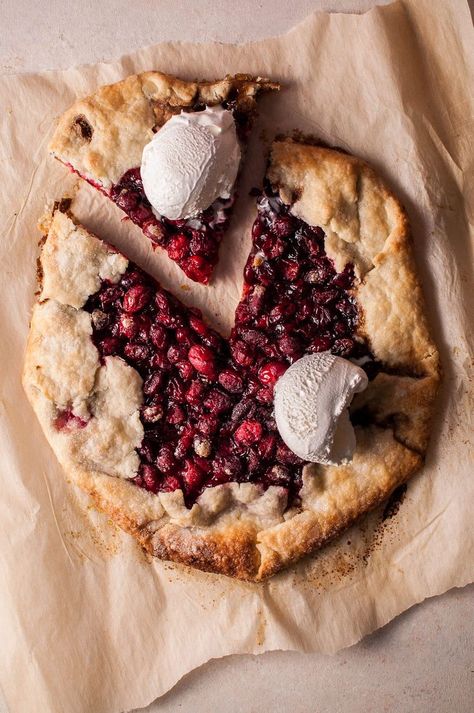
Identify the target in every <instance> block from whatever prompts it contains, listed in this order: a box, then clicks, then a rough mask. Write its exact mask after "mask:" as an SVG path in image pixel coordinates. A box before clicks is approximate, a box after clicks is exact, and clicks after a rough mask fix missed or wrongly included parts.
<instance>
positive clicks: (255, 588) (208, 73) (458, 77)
mask: <svg viewBox="0 0 474 713" xmlns="http://www.w3.org/2000/svg"><path fill="white" fill-rule="evenodd" d="M473 50H474V37H473V31H472V25H471V20H470V16H469V11H468V8H467V4H466V5H463V3H461V2H455V1H454V0H452V1H451V2H450V1H448V0H438V1H437V2H435V1H434V0H416V2H407V3H394V4H393V5H390V6H388V7H384V8H380V9H374V10H372V11H371V12H369V13H367V14H365V15H361V16H356V15H326V14H320V15H314V16H312V17H309V18H308V19H307V20H306V21H305V22H304V23H303V24H301V25H300V26H298V27H297V28H295V29H294V30H292V31H291V32H290V33H289V34H287V35H285V36H283V37H279V38H276V39H271V40H265V41H261V42H256V43H253V44H250V45H246V46H231V45H212V44H206V45H205V44H196V45H191V44H189V45H188V44H178V43H175V44H163V45H158V46H155V47H148V48H145V49H143V50H141V51H139V52H137V53H135V54H133V55H130V56H128V57H124V58H122V59H121V60H120V61H118V62H116V63H113V64H99V65H95V66H88V67H81V68H79V69H71V70H68V71H65V72H53V73H43V74H36V75H33V74H31V75H19V76H6V77H4V78H3V79H1V80H0V103H1V113H0V117H1V119H0V121H1V124H0V131H1V145H0V160H1V163H0V165H1V169H2V182H1V183H2V191H1V197H0V203H1V211H0V225H1V236H2V240H1V246H0V250H1V261H0V265H1V268H0V269H1V276H2V277H1V284H0V289H1V293H2V294H1V299H0V317H1V324H2V338H1V340H0V349H1V362H0V363H1V367H2V381H1V389H2V396H1V404H0V406H1V411H2V413H1V424H0V428H1V431H0V439H1V440H0V442H1V446H2V464H3V468H2V470H3V485H2V497H1V503H0V507H1V513H0V532H1V538H2V539H1V543H2V557H1V560H0V567H1V576H0V588H1V589H0V592H1V594H0V629H1V632H2V642H1V646H0V655H1V657H2V661H1V665H0V676H1V685H2V687H3V689H4V692H5V696H6V699H7V702H8V704H9V706H10V708H11V710H12V712H13V711H15V713H21V712H22V711H25V712H27V713H31V711H41V712H42V713H43V712H47V711H48V712H49V711H51V712H54V713H64V711H67V713H90V712H91V711H94V713H118V712H119V711H122V710H126V709H130V708H135V707H139V706H144V705H145V704H147V703H149V702H150V701H151V700H152V699H154V698H155V697H157V696H158V695H160V694H162V693H163V692H165V691H166V690H167V689H169V688H170V687H171V686H172V685H173V684H174V683H175V682H176V681H177V680H178V679H179V678H180V677H181V676H183V675H184V674H185V673H186V672H188V671H190V670H191V669H193V668H194V667H196V666H199V665H200V664H202V663H203V662H205V661H207V660H208V659H210V658H212V657H219V656H224V655H225V654H229V653H244V652H245V653H249V652H254V653H255V652H262V651H266V650H270V649H297V650H300V651H326V652H327V651H335V650H336V649H339V648H341V647H344V646H348V645H349V644H352V643H354V642H356V641H357V640H359V639H360V638H361V637H362V636H364V635H365V634H367V633H369V632H371V631H373V630H374V629H376V628H377V627H379V626H381V625H383V624H385V623H386V622H388V621H389V620H390V619H392V618H393V617H395V616H396V615H397V614H399V613H400V612H402V611H403V610H405V609H406V608H408V607H410V606H411V605H413V604H414V603H415V602H419V601H421V600H422V599H424V598H425V597H429V596H433V595H435V594H439V593H441V592H444V591H445V590H447V589H448V588H450V587H454V586H462V585H464V584H466V583H467V582H470V581H472V580H473V579H474V576H473V575H474V567H473V560H474V557H473V553H474V532H473V516H472V503H473V496H474V477H473V466H472V446H470V437H471V435H472V428H471V418H472V412H473V408H472V398H471V400H470V399H469V395H470V394H471V397H472V388H471V387H472V381H471V379H472V372H471V371H470V369H471V366H472V363H471V362H472V350H471V354H470V351H469V344H468V337H469V327H471V328H472V324H473V320H472V306H473V300H472V294H473V291H472V290H473V287H472V282H471V284H470V283H469V280H470V277H471V272H472V252H471V246H472V243H471V244H470V242H469V221H472V218H473V208H474V201H473V188H472V186H473V183H474V181H473V175H472V173H473V171H472V156H473V126H472V117H473V116H474V107H473V102H472V97H470V95H469V93H470V91H471V90H472V70H473V66H474V63H473ZM151 68H157V69H161V70H164V71H168V72H171V73H176V74H178V75H181V76H183V77H186V78H190V79H192V78H195V77H206V78H210V79H212V78H215V77H218V76H221V75H222V74H225V73H226V72H252V73H256V74H261V75H266V76H269V77H272V78H274V79H279V80H280V81H281V82H282V83H283V85H284V89H283V91H282V92H281V93H280V95H279V96H268V97H265V98H264V99H263V100H262V102H261V116H260V120H259V123H258V126H257V127H256V131H255V132H254V135H253V138H252V140H251V147H250V150H249V152H248V156H249V161H248V163H247V164H246V167H245V169H244V172H243V176H242V180H241V183H240V198H239V201H238V205H237V209H236V212H235V216H234V219H233V223H232V229H231V231H230V233H229V234H228V235H227V237H226V239H225V242H224V244H223V246H222V250H221V261H220V264H219V267H218V269H217V272H216V277H215V280H214V282H213V285H212V287H211V288H205V287H200V286H198V285H196V284H190V283H188V282H186V280H185V278H183V275H182V273H181V272H179V271H178V269H177V268H176V266H175V265H173V264H171V263H170V261H168V259H167V258H166V256H165V255H164V254H163V253H155V254H152V252H151V249H150V247H149V243H148V241H146V240H145V239H144V238H143V236H142V235H141V233H140V231H139V230H138V228H136V227H135V226H133V225H131V224H130V222H121V220H120V218H121V215H120V213H119V211H118V210H117V209H116V208H115V207H114V206H113V205H112V204H109V203H108V202H107V201H106V200H105V199H103V198H102V197H101V196H100V195H98V194H97V193H94V191H93V190H92V189H89V188H88V187H87V186H82V187H81V188H80V191H79V194H78V197H77V210H78V213H79V215H80V217H81V218H82V219H83V221H84V222H85V224H86V226H88V227H90V228H92V229H93V230H94V229H95V230H97V231H98V232H99V234H100V235H102V236H104V237H105V238H108V239H110V240H111V242H112V243H114V244H115V245H117V246H118V247H120V248H122V249H124V250H126V252H127V253H128V254H129V255H130V256H131V257H132V258H133V259H135V260H137V261H138V262H139V263H140V264H141V265H143V267H145V268H146V269H149V270H150V271H151V272H152V273H153V274H154V275H156V276H157V277H158V278H160V279H161V280H162V281H163V283H164V284H165V285H166V286H168V287H170V288H171V289H172V290H173V291H174V292H176V293H179V294H180V296H181V297H182V299H183V300H184V301H186V302H191V303H193V304H198V305H199V306H201V307H202V308H203V310H204V312H205V313H206V314H207V316H208V317H209V318H210V319H211V321H212V322H213V323H214V324H215V325H216V326H217V327H219V328H221V329H223V330H224V331H225V330H228V328H229V326H230V325H231V323H232V315H233V310H234V307H235V304H236V303H237V301H238V298H239V293H240V287H241V279H242V278H241V275H242V267H243V264H244V261H245V257H246V254H247V251H248V249H249V245H250V236H249V226H250V224H251V222H252V219H253V217H254V211H255V208H254V204H253V200H252V199H251V198H250V197H249V196H248V191H249V189H250V188H251V187H252V186H253V185H258V184H259V183H260V181H261V178H262V174H263V170H264V151H265V147H266V146H267V145H268V143H267V142H268V141H269V140H270V139H271V137H272V136H273V135H274V134H276V133H279V132H282V131H286V130H290V129H294V128H297V129H300V130H302V131H305V132H311V133H313V134H316V135H318V136H320V137H321V138H322V139H324V140H326V141H327V142H328V143H330V144H335V145H338V146H342V147H344V148H345V149H347V150H349V151H351V152H354V153H356V154H359V155H361V156H363V157H364V158H366V159H368V160H369V161H371V162H372V163H373V164H374V165H375V166H376V168H377V169H378V170H379V171H380V172H381V173H382V174H383V175H384V176H385V177H386V179H387V180H388V181H389V183H390V184H391V185H392V186H393V187H394V189H396V191H397V192H398V193H399V195H400V196H401V198H402V199H403V201H404V203H405V205H406V207H407V209H408V213H409V216H410V220H411V223H412V226H413V232H414V235H415V239H416V253H417V259H418V265H419V269H420V272H421V275H422V279H423V283H424V289H425V292H426V294H427V297H428V302H429V311H430V318H431V324H432V327H433V331H434V335H435V338H436V340H437V343H438V345H439V347H440V350H441V354H442V362H443V368H444V374H445V376H444V381H443V386H442V392H441V394H440V398H439V400H438V403H437V418H436V421H435V424H434V427H433V435H432V441H431V446H430V449H429V453H428V458H427V462H426V467H425V468H424V470H423V472H422V473H420V474H419V475H418V476H417V477H415V478H414V480H413V481H412V482H410V483H409V485H408V490H407V494H406V497H405V499H404V500H403V502H402V503H401V504H400V506H399V508H398V512H397V513H396V514H394V515H393V516H392V517H390V518H388V519H385V520H383V517H382V512H377V513H374V514H372V515H371V516H370V517H369V518H368V519H365V520H364V521H363V522H362V523H361V524H360V525H359V526H358V527H355V528H352V530H350V531H349V532H347V533H345V534H344V535H343V536H342V537H341V538H340V539H339V540H338V541H337V542H335V543H334V544H332V545H331V546H330V547H328V548H326V549H325V550H324V551H322V552H321V553H319V554H318V555H316V556H314V557H313V558H311V559H308V560H306V561H304V562H301V563H300V564H299V565H298V566H296V567H294V568H293V569H291V570H289V571H287V572H286V573H282V574H280V575H278V576H276V577H274V578H273V579H271V580H270V581H269V582H267V583H264V584H259V585H255V584H245V583H242V582H234V581H230V580H228V579H226V578H224V577H219V576H213V575H206V574H202V573H199V572H196V571H192V570H189V569H186V568H184V567H179V566H173V565H170V564H166V563H162V562H159V561H156V562H149V561H147V560H146V559H145V557H144V555H142V554H141V553H140V551H139V550H138V548H137V546H136V545H135V543H134V542H133V541H132V538H129V537H128V536H126V535H123V534H122V533H121V532H119V531H118V530H117V529H115V528H114V527H113V526H112V525H111V524H110V523H108V522H107V520H106V518H105V517H103V516H102V515H100V514H98V513H96V512H95V511H93V510H91V509H90V508H88V506H87V502H85V501H84V499H83V498H82V497H81V496H80V495H79V494H78V493H76V492H75V491H74V490H73V488H72V486H68V485H66V483H65V482H64V478H63V475H62V473H61V469H60V467H59V465H58V464H57V462H56V460H55V458H54V456H53V454H52V452H51V451H50V449H49V447H48V446H47V444H46V440H45V439H44V437H43V435H42V433H41V429H40V427H39V425H38V423H37V422H36V420H35V417H34V415H33V412H32V410H31V408H30V406H29V405H28V403H27V401H26V398H25V396H24V394H23V392H22V389H21V385H20V370H21V362H22V358H23V350H24V345H25V340H26V334H27V329H28V319H29V314H30V310H31V306H32V303H33V293H34V290H35V270H36V256H37V242H38V238H39V234H38V232H37V230H36V227H35V225H36V221H37V219H38V217H39V216H40V214H41V212H42V210H43V206H44V204H45V203H46V202H47V201H50V200H52V199H54V198H57V197H59V196H61V195H62V193H63V192H64V190H65V189H66V188H67V187H68V186H71V185H72V183H74V179H73V178H71V177H70V176H69V175H68V174H67V172H66V171H65V169H64V168H63V167H61V166H60V165H59V164H56V163H55V162H54V161H53V160H52V159H51V158H49V157H48V155H47V152H46V145H47V141H48V138H49V136H50V134H51V130H52V127H53V121H54V118H55V117H56V116H57V115H58V114H60V113H61V112H62V111H63V110H64V109H66V108H67V107H68V106H69V104H70V103H71V102H72V101H73V100H74V99H75V98H76V96H79V95H84V94H86V93H88V92H91V91H93V90H94V88H95V87H96V86H97V85H99V84H102V83H106V82H113V81H116V80H119V79H121V78H122V77H124V76H126V75H127V74H129V73H131V72H134V71H142V70H147V69H151ZM471 93H472V91H471ZM183 285H184V289H182V286H183ZM471 346H472V342H471ZM470 449H471V450H470ZM470 458H471V461H470V460H469V459H470ZM392 513H393V509H392Z"/></svg>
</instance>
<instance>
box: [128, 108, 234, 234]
mask: <svg viewBox="0 0 474 713" xmlns="http://www.w3.org/2000/svg"><path fill="white" fill-rule="evenodd" d="M239 163H240V146H239V141H238V139H237V133H236V130H235V122H234V119H233V117H232V113H231V112H230V111H228V110H227V109H223V108H222V107H220V106H215V107H207V108H206V109H204V111H196V112H181V114H177V115H176V116H173V117H171V119H169V120H168V121H167V122H166V124H164V125H163V126H162V127H161V129H160V130H159V131H158V132H157V133H156V134H155V136H154V137H153V139H152V140H151V141H150V142H149V143H148V144H146V146H145V148H144V149H143V154H142V164H141V176H142V180H143V189H144V191H145V194H146V197H147V198H148V200H149V201H150V203H151V205H152V207H153V209H154V212H155V213H156V214H157V215H158V216H165V218H169V219H170V220H179V219H184V218H191V217H193V216H196V215H198V214H199V213H201V212H202V211H204V210H206V208H209V206H210V205H211V204H212V203H213V202H214V201H215V200H216V198H224V199H226V198H229V197H230V195H231V193H232V189H233V186H234V183H235V179H236V177H237V171H238V170H239Z"/></svg>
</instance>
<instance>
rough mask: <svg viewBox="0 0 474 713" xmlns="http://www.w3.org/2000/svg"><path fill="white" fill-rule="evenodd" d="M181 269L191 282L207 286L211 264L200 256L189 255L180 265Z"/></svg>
mask: <svg viewBox="0 0 474 713" xmlns="http://www.w3.org/2000/svg"><path fill="white" fill-rule="evenodd" d="M181 267H182V268H183V270H184V272H185V273H186V275H187V276H188V277H190V278H191V280H195V281H196V282H201V283H202V284H204V285H207V283H208V282H209V277H210V276H211V272H212V264H211V263H210V262H208V260H206V259H205V258H203V257H201V256H200V255H191V257H188V258H186V259H185V260H183V262H182V263H181Z"/></svg>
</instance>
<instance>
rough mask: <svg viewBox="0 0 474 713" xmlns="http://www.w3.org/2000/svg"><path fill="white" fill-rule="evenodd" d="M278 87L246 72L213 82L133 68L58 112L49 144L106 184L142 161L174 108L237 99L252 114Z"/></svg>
mask: <svg viewBox="0 0 474 713" xmlns="http://www.w3.org/2000/svg"><path fill="white" fill-rule="evenodd" d="M277 89H279V85H278V83H276V82H271V81H269V80H268V79H263V78H261V77H252V76H250V75H248V74H238V75H235V76H233V77H232V76H227V77H225V78H224V79H220V80H216V81H214V82H205V81H202V82H186V81H183V80H182V79H178V78H176V77H172V76H171V75H168V74H163V73H162V72H143V73H142V74H134V75H131V76H129V77H127V78H126V79H124V80H123V81H121V82H116V83H115V84H109V85H106V86H102V87H100V88H99V89H98V90H97V91H96V92H95V93H94V94H92V95H91V96H88V97H85V98H84V99H80V100H78V101H77V102H75V104H73V106H71V107H70V108H69V109H68V110H67V111H66V112H65V113H64V114H63V116H61V117H60V119H59V122H58V125H57V128H56V130H55V132H54V135H53V138H52V140H51V142H50V145H49V149H50V151H51V152H52V154H53V155H54V156H56V158H58V159H59V160H61V161H62V162H63V163H65V164H68V165H71V166H72V167H73V168H74V169H75V170H76V171H78V172H79V173H80V174H81V175H82V176H84V177H85V178H87V179H89V180H92V181H94V182H96V183H98V184H100V185H101V187H102V188H104V189H105V190H108V189H109V188H110V187H111V185H112V184H113V183H116V182H117V181H118V180H119V179H120V178H121V177H122V176H123V174H124V173H125V172H126V171H128V170H129V169H130V168H135V167H136V166H139V165H140V163H141V157H142V151H143V147H144V146H145V144H147V143H148V142H149V141H151V139H152V138H153V134H154V132H155V131H156V130H157V129H159V128H160V127H161V126H163V124H164V123H165V122H166V121H168V119H169V118H170V117H171V116H173V114H179V113H180V112H181V111H182V110H183V109H184V110H189V111H192V110H193V109H194V108H199V107H202V106H203V105H208V106H214V105H216V104H221V103H222V102H224V101H235V102H236V106H237V110H238V112H239V113H242V114H249V115H252V114H253V113H254V112H255V105H256V97H257V95H258V94H259V93H260V92H262V91H269V90H277Z"/></svg>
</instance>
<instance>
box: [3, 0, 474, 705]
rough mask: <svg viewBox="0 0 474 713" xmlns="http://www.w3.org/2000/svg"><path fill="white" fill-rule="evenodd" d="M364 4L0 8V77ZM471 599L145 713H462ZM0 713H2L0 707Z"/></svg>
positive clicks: (275, 30) (450, 601)
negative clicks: (337, 648) (349, 644)
mask: <svg viewBox="0 0 474 713" xmlns="http://www.w3.org/2000/svg"><path fill="white" fill-rule="evenodd" d="M386 1H387V0H378V2H377V4H385V3H386ZM374 4H376V3H375V0H332V1H331V0H292V1H291V2H286V1H285V0H258V2H257V1H255V0H240V2H239V4H238V11H236V10H235V8H236V7H237V6H236V5H235V2H233V0H220V2H219V3H216V2H215V0H200V1H199V2H189V0H173V1H172V2H169V1H166V2H165V1H164V0H155V2H153V3H152V2H150V1H149V0H135V2H133V3H130V2H128V0H102V2H100V3H95V2H92V0H76V2H75V3H63V2H60V0H50V2H48V3H32V2H31V0H1V3H0V7H1V17H2V33H1V35H2V41H1V43H0V73H2V74H14V73H17V72H36V71H40V70H44V69H65V68H66V67H69V66H72V65H77V64H85V63H91V62H98V61H107V60H112V59H114V58H116V57H118V56H120V55H121V54H124V53H127V52H130V51H133V50H135V49H138V48H139V47H142V46H144V45H148V44H153V43H156V42H160V41H163V40H177V39H180V40H189V41H195V40H204V41H206V40H217V41H220V42H244V41H246V40H254V39H259V38H263V37H269V36H272V35H276V34H281V33H283V32H285V31H287V30H288V29H290V27H292V26H293V25H295V24H297V23H298V22H299V21H300V20H302V19H303V18H304V17H306V16H307V15H308V14H309V13H310V12H313V11H314V10H318V9H320V10H332V11H333V10H337V11H338V12H344V11H346V12H348V11H354V12H362V11H364V10H366V9H368V8H370V7H371V6H372V5H374ZM473 5H474V0H471V2H470V6H471V12H472V10H473ZM250 17H251V18H252V22H251V23H249V18H250ZM473 595H474V585H470V586H468V587H465V588H464V589H455V590H451V591H450V592H447V593H446V594H444V595H443V596H441V597H436V598H433V599H429V600H426V601H425V602H423V603H422V604H420V605H418V606H416V607H413V608H412V609H410V610H409V611H407V612H405V613H404V614H402V615H401V616H399V617H398V618H397V619H395V620H394V621H392V622H391V623H389V624H387V626H385V627H383V628H382V629H380V630H379V631H377V632H375V633H374V634H372V635H371V636H368V637H366V638H365V639H364V640H363V641H361V642H360V643H359V644H357V645H356V646H353V647H351V648H349V649H345V650H343V651H340V652H339V653H338V654H335V655H334V656H324V655H321V654H300V653H294V652H272V653H266V654H262V655H261V656H229V657H226V658H223V659H219V660H215V661H211V662H209V663H207V664H205V665H204V666H202V667H200V668H199V669H196V670H195V671H192V672H191V673H190V674H188V675H187V676H185V677H184V678H183V679H182V680H181V681H180V682H179V683H178V684H177V685H176V686H175V687H174V688H173V689H172V690H171V691H169V692H168V693H167V694H166V695H165V696H163V697H162V698H160V699H159V700H158V701H155V703H152V704H151V705H150V706H149V707H148V708H147V709H145V711H146V713H158V711H159V713H176V712H177V711H192V712H193V713H209V711H219V713H253V712H255V713H257V711H258V713H270V712H271V713H287V712H288V711H291V712H292V713H310V712H311V713H312V712H313V711H318V713H370V712H371V711H374V713H400V712H402V711H403V713H471V711H472V710H474V596H473ZM0 695H1V694H0ZM0 713H7V709H6V707H5V705H4V704H3V705H2V701H1V700H0ZM10 713H14V712H13V711H11V712H10ZM65 713H67V712H65ZM91 713H93V711H91Z"/></svg>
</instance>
